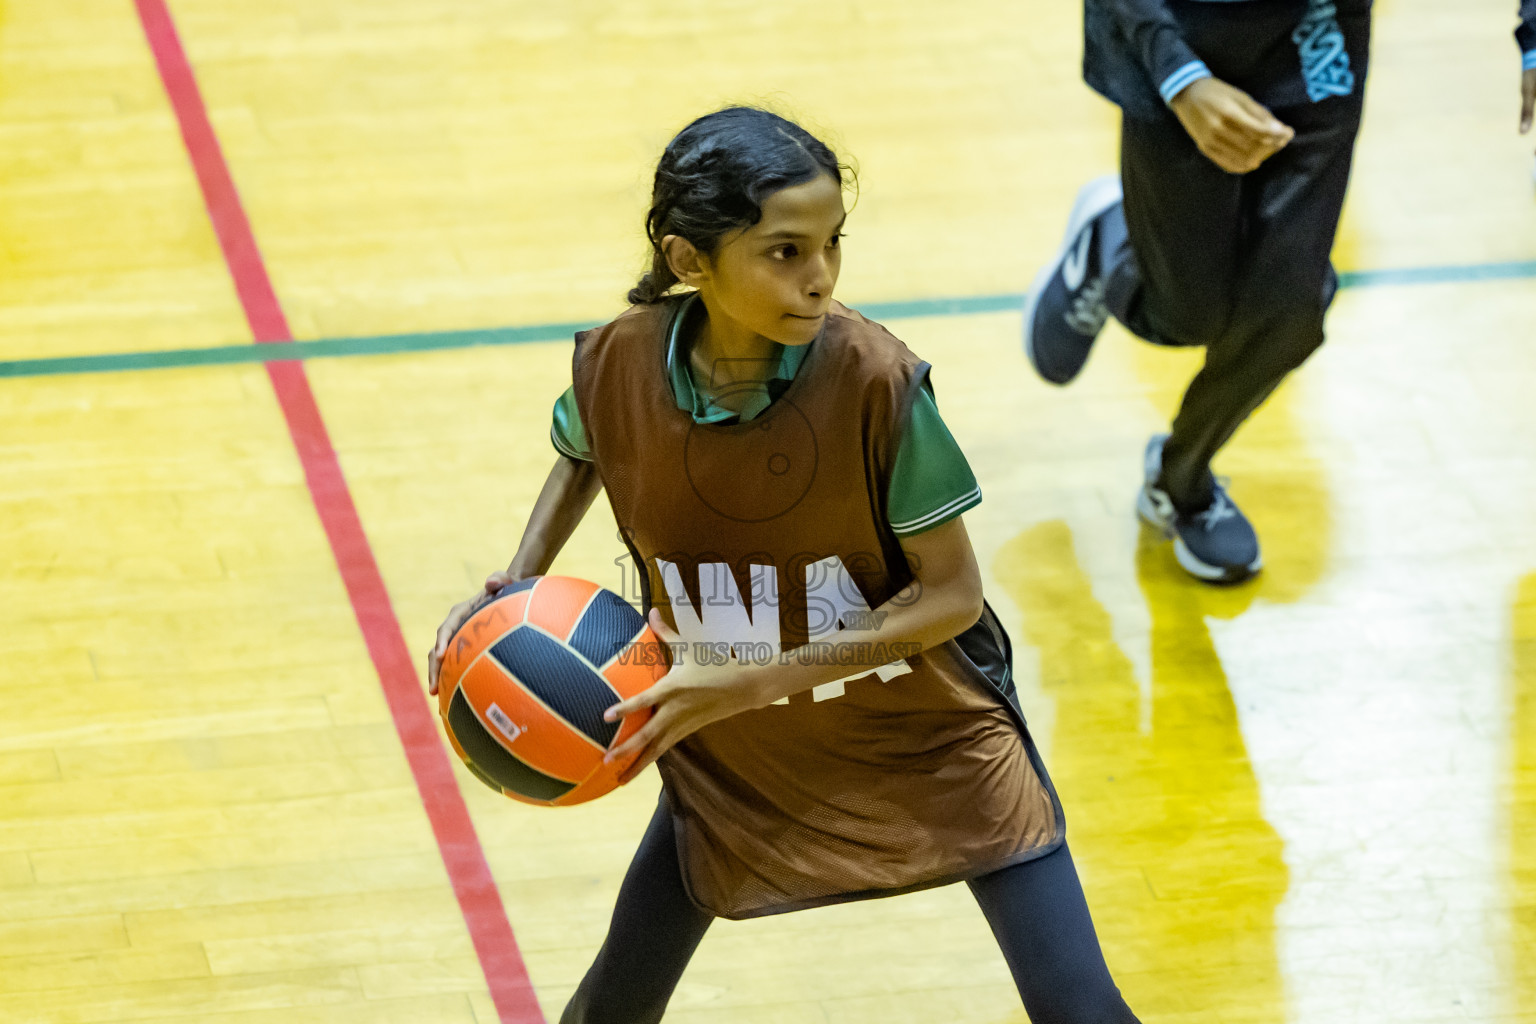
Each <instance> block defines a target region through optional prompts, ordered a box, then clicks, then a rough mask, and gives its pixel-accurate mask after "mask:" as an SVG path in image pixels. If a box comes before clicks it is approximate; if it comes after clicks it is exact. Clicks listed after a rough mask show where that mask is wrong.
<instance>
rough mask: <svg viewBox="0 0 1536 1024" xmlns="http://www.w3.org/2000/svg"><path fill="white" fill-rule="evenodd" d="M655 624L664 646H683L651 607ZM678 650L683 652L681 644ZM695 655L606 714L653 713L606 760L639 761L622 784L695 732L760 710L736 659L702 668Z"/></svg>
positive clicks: (614, 718) (626, 772)
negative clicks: (747, 712) (740, 714)
mask: <svg viewBox="0 0 1536 1024" xmlns="http://www.w3.org/2000/svg"><path fill="white" fill-rule="evenodd" d="M650 621H651V631H652V632H654V633H655V634H656V638H657V639H658V640H660V641H661V642H662V643H664V644H668V645H674V644H677V643H678V642H679V640H680V638H679V637H678V635H677V633H675V632H674V631H672V630H671V629H669V628H667V624H666V623H665V622H663V621H662V620H661V613H660V612H659V611H657V610H656V609H655V608H652V609H651V620H650ZM672 649H673V650H674V651H677V650H683V648H682V647H676V646H674V647H672ZM691 653H692V652H687V653H685V654H683V655H682V656H681V657H680V659H679V661H678V663H677V664H674V665H673V666H672V669H671V671H669V672H668V673H667V674H666V675H664V676H662V677H661V679H660V680H658V681H657V682H656V683H655V684H654V685H652V686H651V687H650V688H649V689H647V690H646V691H645V692H643V693H640V694H637V695H636V696H634V697H631V698H629V699H628V700H626V701H621V702H620V703H618V704H615V705H614V706H613V707H611V708H609V709H608V710H607V711H605V712H604V713H603V719H604V720H605V721H609V722H617V721H618V720H619V719H620V718H623V717H624V716H626V715H632V714H634V713H635V712H636V711H639V710H641V709H642V708H651V709H653V713H652V715H651V720H650V721H648V722H646V723H645V725H643V726H641V727H640V730H639V731H638V732H636V733H635V734H634V735H633V736H631V737H630V738H629V739H627V740H625V741H624V742H623V743H621V744H620V745H619V746H617V747H615V748H614V749H613V750H611V751H609V752H608V755H607V756H606V757H605V758H604V759H603V760H604V761H607V762H610V763H611V762H614V761H620V762H622V761H625V760H627V759H629V758H634V761H633V763H632V764H630V765H629V766H628V767H627V768H625V769H624V771H623V772H622V773H621V774H620V775H619V785H621V786H622V785H624V784H625V783H627V782H629V781H630V780H631V779H633V778H634V777H635V776H637V775H639V774H640V773H641V772H642V771H644V770H645V769H646V767H647V766H649V765H650V763H651V762H652V761H655V760H656V759H657V758H658V757H660V756H661V755H662V754H664V753H666V752H667V751H668V750H670V749H671V748H672V745H673V744H675V743H676V742H677V741H678V740H681V739H682V738H683V737H684V736H687V735H688V734H689V733H692V732H695V731H696V730H699V729H702V728H704V726H706V725H709V724H710V723H711V722H718V721H720V719H722V718H729V717H730V716H731V715H734V714H736V713H737V712H740V711H747V710H750V709H751V708H754V707H757V706H758V704H757V702H756V700H755V699H754V694H753V692H752V690H753V688H752V686H751V684H750V682H749V681H748V679H747V677H746V675H745V671H744V670H743V668H742V666H741V665H740V664H738V663H737V662H736V661H735V660H734V659H733V660H731V661H730V662H728V663H727V664H725V665H701V664H699V659H698V658H696V657H692V658H691V657H690V656H689V655H690V654H691Z"/></svg>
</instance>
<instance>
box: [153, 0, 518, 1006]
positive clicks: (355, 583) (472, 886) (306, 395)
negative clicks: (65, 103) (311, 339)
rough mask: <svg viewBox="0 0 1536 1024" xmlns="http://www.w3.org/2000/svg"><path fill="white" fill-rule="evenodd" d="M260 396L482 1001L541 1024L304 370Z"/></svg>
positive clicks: (251, 240) (197, 107)
mask: <svg viewBox="0 0 1536 1024" xmlns="http://www.w3.org/2000/svg"><path fill="white" fill-rule="evenodd" d="M134 2H135V4H136V5H137V7H138V11H139V20H140V21H141V22H143V25H144V34H145V36H146V37H147V38H148V40H149V47H150V49H151V50H152V51H153V52H154V56H155V63H156V64H157V65H158V66H159V69H160V77H161V79H162V81H164V83H165V91H166V93H167V94H168V95H169V96H170V100H171V106H172V107H173V108H174V109H175V111H176V119H177V121H178V122H179V123H180V125H181V137H182V139H183V140H184V141H185V142H186V146H187V153H188V154H189V155H190V156H191V158H192V166H193V168H194V169H195V170H196V172H197V180H198V184H199V185H200V186H201V187H202V191H203V201H204V202H205V203H206V205H207V207H208V216H209V218H210V219H212V221H213V227H214V231H215V232H216V233H217V234H218V238H219V245H220V247H221V248H222V249H223V251H224V260H225V262H226V263H227V264H228V265H229V273H230V276H231V277H233V278H234V282H235V290H236V291H237V292H238V293H239V296H240V303H241V305H242V306H243V307H244V308H245V316H246V320H247V321H248V322H249V323H250V327H251V332H252V334H253V335H254V336H255V339H256V341H257V342H262V343H264V342H288V341H292V340H293V335H292V334H291V333H290V332H289V330H288V321H287V319H286V318H285V317H284V316H283V310H282V306H281V305H279V303H278V301H277V294H276V292H274V291H273V289H272V281H271V279H270V278H269V277H268V276H267V270H266V266H265V264H263V263H262V260H261V251H260V250H259V249H258V248H257V246H256V237H255V235H254V234H252V232H251V225H250V221H248V220H247V219H246V216H245V210H244V208H243V207H242V206H241V205H240V195H239V193H238V192H237V191H236V190H235V184H234V181H233V179H231V177H230V175H229V166H228V165H227V164H226V163H225V161H224V154H223V151H222V150H221V149H220V148H219V140H218V137H217V136H216V135H214V132H213V125H212V124H210V123H209V121H208V111H207V108H206V107H204V105H203V99H202V94H201V93H200V92H199V91H198V88H197V80H196V78H195V77H194V75H193V73H192V65H191V63H190V62H189V61H188V60H187V55H186V51H185V50H183V49H182V45H181V40H180V38H179V37H178V36H177V34H176V25H175V22H174V21H173V20H172V19H171V12H170V11H169V10H168V9H167V7H166V5H165V0H134ZM266 368H267V374H268V375H269V376H270V377H271V379H272V388H273V390H274V391H275V392H276V393H277V400H278V403H279V405H281V407H282V410H283V417H284V418H285V419H286V420H287V421H288V432H289V434H290V435H291V436H292V438H293V445H294V448H295V449H297V451H298V455H299V461H300V462H301V463H302V464H303V466H304V478H305V480H306V482H307V483H308V484H309V493H310V496H311V498H313V500H314V504H315V511H316V512H318V513H319V515H320V522H321V524H322V525H323V526H324V528H325V535H326V537H327V538H328V539H329V540H330V544H331V552H332V554H334V555H335V557H336V566H337V568H338V569H339V570H340V571H341V577H342V580H343V581H344V582H345V584H346V588H347V596H348V597H349V598H350V599H351V601H352V611H353V613H354V614H355V615H356V616H357V624H358V626H359V627H360V628H361V629H362V632H363V639H364V640H365V642H366V643H367V645H368V654H369V656H370V657H371V658H372V659H373V665H374V668H375V669H376V670H377V671H378V674H379V683H380V685H381V686H383V688H384V697H385V700H386V701H387V702H388V703H389V710H390V714H391V715H393V716H394V720H395V729H396V731H397V732H399V734H400V742H401V744H402V745H403V746H404V747H405V756H406V759H407V760H408V761H409V762H410V765H411V774H412V775H414V776H415V778H416V788H417V790H418V791H419V792H420V794H421V802H422V804H423V805H424V806H425V807H426V810H427V817H428V819H429V820H430V821H431V823H432V831H433V833H434V834H435V835H436V837H437V847H438V850H439V851H441V853H442V857H443V864H444V865H445V866H446V867H447V869H448V877H449V879H450V880H451V881H452V882H453V891H454V894H455V895H456V896H457V897H458V900H459V909H460V910H461V911H462V912H463V915H464V923H465V924H466V925H468V927H469V934H470V938H471V939H472V940H473V941H474V944H475V952H476V953H477V954H478V955H479V957H480V967H481V969H482V970H483V971H484V972H485V980H486V984H487V985H488V986H489V987H490V991H491V999H492V1000H493V1001H494V1002H495V1004H496V1010H497V1013H498V1014H499V1015H500V1018H501V1021H502V1024H544V1015H543V1013H542V1011H541V1010H540V1009H539V1004H538V1000H537V999H535V998H534V994H533V983H532V982H531V981H530V980H529V977H528V969H527V967H526V966H525V965H524V964H523V959H522V955H521V954H520V953H519V952H518V948H517V940H516V939H514V938H513V936H512V926H511V925H510V924H509V923H508V921H507V914H506V910H505V908H504V907H503V906H502V902H501V894H500V893H499V892H498V891H497V889H496V882H495V879H493V878H492V877H491V869H490V865H488V864H487V863H486V860H485V852H484V851H483V850H482V849H481V847H480V840H479V838H478V837H477V836H476V835H475V828H474V824H473V823H472V822H471V821H470V818H469V809H468V808H467V807H466V806H465V805H464V796H463V794H462V793H461V792H459V787H458V784H457V783H456V782H455V781H454V777H453V769H452V766H451V765H450V764H449V761H448V755H447V752H446V751H445V750H444V747H443V744H442V741H441V740H440V739H439V738H438V735H437V723H436V721H435V720H434V718H433V715H432V712H431V710H430V709H429V707H428V705H427V701H426V700H425V699H424V695H423V693H422V690H421V684H420V681H419V680H418V678H417V675H416V669H415V661H414V660H413V659H412V657H411V654H410V652H409V651H408V650H407V649H406V646H405V637H404V635H403V634H402V633H401V632H400V623H399V621H398V620H397V619H396V618H395V610H394V608H393V607H392V606H391V605H390V603H389V593H388V591H387V590H385V588H384V578H383V576H382V575H381V574H380V573H379V567H378V563H377V562H375V561H374V557H373V550H372V549H371V548H370V547H369V546H368V537H367V535H366V534H365V533H364V532H363V524H362V521H361V520H360V519H359V518H358V515H357V508H356V506H355V505H354V504H353V502H352V494H351V492H350V491H348V490H347V481H346V478H345V477H344V476H343V475H342V472H341V463H340V461H339V460H338V459H337V457H336V451H335V449H334V448H332V447H331V440H330V435H329V433H328V432H327V431H326V429H325V420H324V419H323V418H322V417H321V415H320V408H319V406H318V405H317V404H316V402H315V395H314V392H313V391H312V390H311V388H310V386H309V377H308V375H307V374H306V373H305V371H304V364H303V363H302V362H299V361H298V360H292V361H286V360H285V361H281V362H272V363H267V364H266Z"/></svg>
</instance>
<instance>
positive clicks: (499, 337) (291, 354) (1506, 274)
mask: <svg viewBox="0 0 1536 1024" xmlns="http://www.w3.org/2000/svg"><path fill="white" fill-rule="evenodd" d="M1523 278H1536V260H1523V261H1515V262H1509V263H1477V264H1470V265H1464V266H1446V267H1401V268H1398V269H1395V270H1354V271H1347V272H1345V273H1342V274H1340V275H1339V286H1340V287H1342V288H1378V287H1385V286H1390V285H1416V284H1450V283H1456V282H1476V281H1509V280H1518V279H1523ZM1023 302H1024V295H1023V293H1008V294H1003V295H967V296H960V297H956V298H947V299H914V300H911V301H908V302H870V303H865V304H862V305H860V306H859V307H858V308H859V311H860V312H861V313H863V314H864V315H865V316H867V317H869V318H870V319H871V320H904V319H910V318H914V317H942V316H975V315H977V314H981V313H1005V312H1010V311H1013V310H1018V309H1020V307H1021V305H1022V304H1023ZM599 322H600V321H590V320H589V321H574V322H571V323H558V324H534V325H531V326H528V327H490V328H485V329H482V330H471V331H431V332H426V333H421V334H389V335H381V336H378V337H371V338H329V339H324V340H320V341H294V342H281V343H277V344H268V345H255V344H250V345H223V346H219V347H217V348H181V349H168V350H165V351H159V352H115V353H110V354H106V355H91V356H63V357H59V358H53V359H15V360H11V361H9V362H0V378H3V377H48V376H56V375H59V374H66V373H118V372H123V371H127V370H158V369H167V368H171V367H186V366H227V365H232V364H241V363H268V362H282V361H285V360H290V359H331V358H338V357H342V356H377V355H390V354H395V353H401V352H433V351H438V350H441V349H460V348H475V347H477V346H486V345H522V344H528V343H532V342H540V341H568V340H569V339H570V337H571V335H573V334H575V333H576V332H577V331H584V330H586V329H587V328H589V327H595V326H597V324H598V323H599Z"/></svg>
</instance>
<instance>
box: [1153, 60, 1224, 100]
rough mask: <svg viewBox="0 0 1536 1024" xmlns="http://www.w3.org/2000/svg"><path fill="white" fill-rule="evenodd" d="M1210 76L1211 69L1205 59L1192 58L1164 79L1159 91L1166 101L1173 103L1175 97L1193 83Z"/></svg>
mask: <svg viewBox="0 0 1536 1024" xmlns="http://www.w3.org/2000/svg"><path fill="white" fill-rule="evenodd" d="M1210 77H1211V69H1210V68H1208V67H1206V66H1205V61H1203V60H1192V61H1190V62H1189V63H1188V64H1185V65H1184V66H1183V67H1181V68H1179V70H1177V71H1175V72H1174V73H1173V74H1171V75H1169V76H1168V77H1167V78H1165V79H1163V84H1162V85H1161V86H1160V87H1159V88H1158V90H1157V91H1158V92H1159V93H1161V94H1162V97H1163V102H1164V103H1172V102H1173V98H1174V97H1175V96H1177V95H1178V94H1179V93H1181V92H1183V91H1184V90H1185V89H1186V88H1187V87H1188V86H1189V85H1190V84H1191V83H1194V82H1198V81H1200V79H1202V78H1210Z"/></svg>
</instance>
